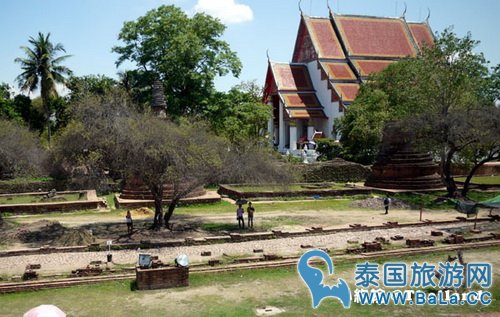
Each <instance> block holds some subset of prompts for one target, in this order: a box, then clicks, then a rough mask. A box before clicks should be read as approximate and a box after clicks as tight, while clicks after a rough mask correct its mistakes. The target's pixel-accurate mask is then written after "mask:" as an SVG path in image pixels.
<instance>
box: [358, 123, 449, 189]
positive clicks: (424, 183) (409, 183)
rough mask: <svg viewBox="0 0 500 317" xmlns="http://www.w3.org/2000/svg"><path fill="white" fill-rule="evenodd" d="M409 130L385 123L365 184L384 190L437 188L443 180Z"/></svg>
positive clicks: (435, 166)
mask: <svg viewBox="0 0 500 317" xmlns="http://www.w3.org/2000/svg"><path fill="white" fill-rule="evenodd" d="M412 139H413V133H412V132H411V131H406V130H405V129H404V128H403V127H401V126H399V125H398V124H396V123H395V122H391V123H389V124H387V125H386V127H385V129H384V132H383V138H382V148H381V150H380V153H379V155H378V157H377V160H376V163H375V164H374V165H373V166H372V172H371V174H370V176H369V177H368V179H367V180H366V182H365V186H369V187H376V188H387V189H408V190H421V189H437V188H442V187H443V186H444V185H443V182H442V181H441V178H440V176H439V174H438V173H437V172H438V165H437V164H436V163H434V162H433V160H432V157H431V155H430V154H429V153H423V152H420V151H418V150H417V149H416V147H415V145H414V143H413V142H412Z"/></svg>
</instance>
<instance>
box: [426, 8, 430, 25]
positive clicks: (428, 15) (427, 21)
mask: <svg viewBox="0 0 500 317" xmlns="http://www.w3.org/2000/svg"><path fill="white" fill-rule="evenodd" d="M427 11H428V12H429V14H427V18H425V23H427V24H429V18H430V17H431V9H429V8H427Z"/></svg>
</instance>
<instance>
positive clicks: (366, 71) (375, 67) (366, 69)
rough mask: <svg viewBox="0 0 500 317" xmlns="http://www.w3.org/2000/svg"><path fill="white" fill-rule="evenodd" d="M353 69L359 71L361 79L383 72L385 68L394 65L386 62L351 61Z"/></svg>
mask: <svg viewBox="0 0 500 317" xmlns="http://www.w3.org/2000/svg"><path fill="white" fill-rule="evenodd" d="M352 63H353V64H354V67H356V69H357V70H358V71H359V73H360V75H361V76H362V77H368V76H370V75H371V74H372V73H378V72H380V71H382V70H384V69H385V68H386V67H387V66H389V65H390V64H392V63H394V61H388V60H366V59H365V60H353V61H352Z"/></svg>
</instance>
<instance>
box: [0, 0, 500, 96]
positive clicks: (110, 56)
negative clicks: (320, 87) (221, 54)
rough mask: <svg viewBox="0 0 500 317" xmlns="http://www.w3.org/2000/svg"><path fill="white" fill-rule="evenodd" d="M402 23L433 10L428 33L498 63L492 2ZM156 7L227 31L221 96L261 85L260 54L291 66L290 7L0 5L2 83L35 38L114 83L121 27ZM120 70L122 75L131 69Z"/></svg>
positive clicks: (290, 3)
mask: <svg viewBox="0 0 500 317" xmlns="http://www.w3.org/2000/svg"><path fill="white" fill-rule="evenodd" d="M329 3H330V7H331V8H332V9H333V10H334V11H336V12H339V13H341V14H360V15H377V16H399V15H400V14H401V13H402V11H403V9H404V2H403V1H396V0H335V1H333V0H330V1H329ZM406 3H407V7H408V9H407V12H406V19H407V20H408V21H422V20H424V19H425V17H426V16H427V8H429V9H430V10H431V17H430V25H431V27H432V29H433V31H435V32H436V31H437V32H441V31H442V30H444V29H445V28H446V27H448V26H451V25H453V26H454V31H455V32H456V33H457V34H458V35H459V36H464V35H465V34H466V33H467V32H469V31H470V32H471V33H472V37H473V38H474V39H476V40H480V41H481V44H480V45H479V47H478V49H477V50H478V51H481V52H483V53H484V54H485V56H486V58H487V59H488V60H489V61H491V64H492V65H495V64H498V63H500V47H499V46H500V45H499V40H498V39H499V36H498V34H497V33H496V32H499V31H500V21H499V18H498V13H499V12H500V1H497V0H474V1H471V0H468V1H467V0H407V1H406ZM162 4H175V5H177V6H179V7H181V8H182V9H183V10H185V11H186V12H187V13H188V14H192V13H194V12H196V11H209V13H211V14H212V15H215V16H218V17H220V18H221V19H222V20H223V21H225V23H226V24H227V30H226V33H225V34H224V39H225V40H226V41H227V42H228V43H229V44H230V46H231V48H232V49H233V50H235V51H236V52H237V53H238V56H239V57H240V59H241V61H242V63H243V71H242V73H241V75H240V78H233V77H231V76H227V77H224V78H219V79H217V81H216V87H217V88H218V89H219V90H227V89H229V88H230V87H232V86H233V85H236V84H238V83H239V82H241V81H247V80H254V79H256V80H257V81H258V83H260V84H263V81H264V77H265V74H266V67H267V57H266V50H267V49H269V54H270V57H271V59H272V60H276V61H283V62H287V61H289V60H290V59H291V56H292V50H293V47H294V44H295V37H296V33H297V28H298V25H299V20H300V13H299V10H298V1H296V0H170V1H169V0H43V1H42V0H0V39H1V40H0V41H1V46H0V82H6V83H9V84H11V85H14V84H15V82H14V79H15V77H16V76H17V75H18V74H19V73H20V67H19V65H18V64H16V63H14V59H15V58H16V57H19V56H22V51H21V50H20V49H19V47H20V46H22V45H27V44H28V38H29V37H30V36H35V35H36V34H37V33H38V32H44V33H46V32H50V33H51V38H52V40H53V41H54V42H59V43H62V44H63V45H64V47H65V48H66V51H67V53H68V54H71V55H73V57H71V58H70V59H68V60H67V62H66V66H68V67H69V68H70V69H72V70H73V71H74V73H75V75H77V76H83V75H89V74H104V75H107V76H110V77H113V78H116V73H117V71H118V69H117V68H116V67H115V61H116V59H117V55H116V54H114V53H112V52H111V48H112V47H113V46H114V45H118V44H120V43H119V41H118V39H117V36H118V33H119V31H120V29H121V27H122V25H123V22H125V21H130V20H135V19H136V18H137V17H139V16H141V15H144V14H145V13H146V12H147V11H148V10H150V9H153V8H155V7H158V6H159V5H162ZM301 6H302V10H303V12H304V14H307V15H312V16H323V17H326V16H328V10H327V7H326V0H302V2H301ZM132 67H133V65H131V64H128V65H127V64H124V65H123V66H121V68H120V69H122V70H123V69H126V68H132Z"/></svg>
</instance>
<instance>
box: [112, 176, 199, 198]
mask: <svg viewBox="0 0 500 317" xmlns="http://www.w3.org/2000/svg"><path fill="white" fill-rule="evenodd" d="M180 186H181V187H183V186H187V184H182V183H181V184H180ZM181 190H182V188H181ZM173 193H174V187H173V184H165V185H163V199H170V198H172V196H173ZM205 194H206V190H205V189H204V188H203V187H202V186H200V187H197V188H195V189H194V190H192V191H191V192H190V193H189V194H187V195H186V196H185V197H186V198H190V197H198V196H203V195H205ZM120 198H121V199H131V200H153V194H151V190H149V188H148V187H147V186H146V185H144V182H143V181H142V180H140V179H139V178H131V179H129V180H128V181H127V182H126V184H125V186H124V187H123V189H122V192H121V194H120Z"/></svg>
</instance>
